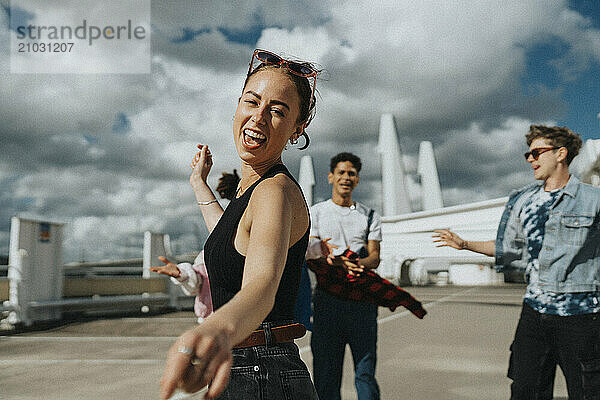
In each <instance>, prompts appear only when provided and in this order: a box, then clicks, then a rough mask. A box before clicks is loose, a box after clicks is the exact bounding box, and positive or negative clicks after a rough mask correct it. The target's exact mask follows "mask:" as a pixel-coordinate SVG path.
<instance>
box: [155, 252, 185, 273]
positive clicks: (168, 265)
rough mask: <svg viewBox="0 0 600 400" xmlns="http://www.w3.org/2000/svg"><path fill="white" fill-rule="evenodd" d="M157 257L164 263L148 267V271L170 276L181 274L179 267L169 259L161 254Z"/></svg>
mask: <svg viewBox="0 0 600 400" xmlns="http://www.w3.org/2000/svg"><path fill="white" fill-rule="evenodd" d="M158 259H159V260H160V261H162V262H163V263H165V265H162V266H157V267H150V271H152V272H156V273H159V274H163V275H168V276H172V277H173V278H178V277H179V275H180V274H181V271H180V270H179V268H177V264H175V263H172V262H171V261H169V260H167V259H166V258H165V257H163V256H159V257H158Z"/></svg>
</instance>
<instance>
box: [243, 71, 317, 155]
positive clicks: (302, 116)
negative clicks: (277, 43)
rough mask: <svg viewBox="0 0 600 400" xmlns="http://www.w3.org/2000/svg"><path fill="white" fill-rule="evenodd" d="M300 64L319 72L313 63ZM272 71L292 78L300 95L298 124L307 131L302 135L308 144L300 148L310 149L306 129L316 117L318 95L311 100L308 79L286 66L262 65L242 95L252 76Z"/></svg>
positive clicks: (247, 78) (253, 72)
mask: <svg viewBox="0 0 600 400" xmlns="http://www.w3.org/2000/svg"><path fill="white" fill-rule="evenodd" d="M298 64H302V65H305V66H307V67H309V68H311V69H313V70H315V71H317V72H318V70H317V69H316V68H314V66H313V64H311V63H308V62H298ZM271 69H272V70H280V71H281V72H283V73H285V75H286V76H287V77H288V78H290V80H291V81H292V83H293V84H294V86H295V87H296V92H297V93H298V98H299V99H300V110H299V113H298V120H297V121H296V122H298V123H303V124H304V128H305V129H304V130H303V131H302V135H303V136H304V137H305V139H306V143H305V144H304V146H302V147H300V150H304V149H305V148H307V147H308V145H309V143H310V139H309V137H308V134H307V133H306V127H307V126H308V125H309V124H310V121H312V119H313V117H314V116H315V110H316V109H315V105H316V103H317V98H316V93H315V95H313V96H312V99H311V94H312V87H311V86H310V82H309V80H308V78H306V77H303V76H299V75H296V74H295V73H293V72H292V71H290V70H289V69H288V68H287V67H286V66H285V64H281V65H277V64H266V63H261V64H260V65H259V66H258V67H256V68H255V69H253V70H252V71H251V72H250V73H249V74H248V76H246V80H245V81H244V87H243V88H242V93H243V91H244V89H246V85H247V84H248V81H249V80H250V77H251V76H252V75H254V74H256V73H257V72H260V71H266V70H271ZM314 79H317V78H316V77H315V78H314ZM315 83H316V82H315Z"/></svg>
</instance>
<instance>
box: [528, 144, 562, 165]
mask: <svg viewBox="0 0 600 400" xmlns="http://www.w3.org/2000/svg"><path fill="white" fill-rule="evenodd" d="M561 147H562V146H558V147H557V146H554V147H538V148H537V149H531V150H530V151H528V152H527V153H525V154H523V155H524V156H525V160H527V159H529V156H532V157H533V159H534V160H536V161H537V159H538V158H540V154H542V153H545V152H547V151H550V150H556V149H560V148H561Z"/></svg>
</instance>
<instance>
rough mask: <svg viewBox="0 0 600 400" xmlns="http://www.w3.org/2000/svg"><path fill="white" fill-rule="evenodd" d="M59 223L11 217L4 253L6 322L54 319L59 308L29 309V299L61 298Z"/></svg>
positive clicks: (30, 300) (58, 313)
mask: <svg viewBox="0 0 600 400" xmlns="http://www.w3.org/2000/svg"><path fill="white" fill-rule="evenodd" d="M62 235H63V224H62V223H56V222H46V221H37V220H33V219H25V218H18V217H13V218H12V220H11V227H10V248H9V254H8V264H9V267H8V279H9V306H10V307H12V308H14V309H16V310H17V311H13V312H11V314H10V315H9V322H10V323H18V322H23V323H25V324H27V325H30V324H31V323H32V321H34V320H35V321H45V320H55V319H60V318H61V312H60V309H43V310H33V309H32V308H31V307H30V302H32V301H54V300H59V299H61V298H62V284H63V279H62V276H63V274H62Z"/></svg>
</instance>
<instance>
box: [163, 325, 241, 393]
mask: <svg viewBox="0 0 600 400" xmlns="http://www.w3.org/2000/svg"><path fill="white" fill-rule="evenodd" d="M211 322H214V321H210V319H207V321H205V322H204V323H202V324H201V325H199V326H197V327H195V328H193V329H190V330H188V331H187V332H185V333H183V334H182V335H181V336H180V337H179V338H178V339H177V341H176V342H175V344H173V346H171V348H170V349H169V353H168V354H167V364H166V366H165V371H164V373H163V377H162V379H161V381H160V396H161V398H162V399H168V398H170V397H171V395H172V394H173V392H174V391H175V389H181V390H183V391H185V392H188V393H194V392H197V391H199V390H200V389H202V388H203V387H205V386H206V385H208V384H209V383H210V387H209V389H208V392H207V393H206V395H205V397H204V398H205V399H212V398H215V397H217V396H218V395H220V394H221V393H223V390H225V387H226V386H227V382H228V381H229V374H230V370H231V365H232V363H233V357H232V354H231V349H232V347H233V345H232V343H231V340H230V338H231V334H230V333H229V332H227V330H226V329H221V328H219V327H218V325H217V326H213V325H214V324H211Z"/></svg>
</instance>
